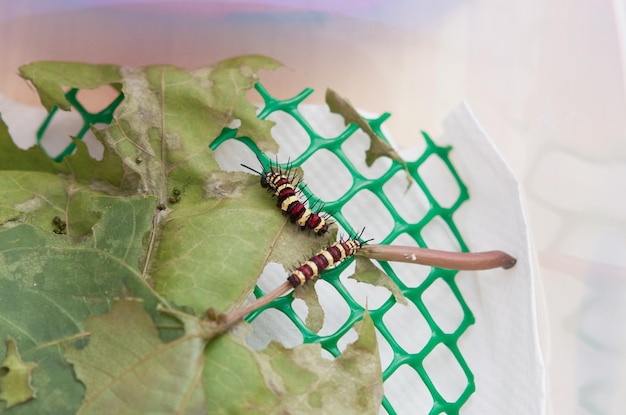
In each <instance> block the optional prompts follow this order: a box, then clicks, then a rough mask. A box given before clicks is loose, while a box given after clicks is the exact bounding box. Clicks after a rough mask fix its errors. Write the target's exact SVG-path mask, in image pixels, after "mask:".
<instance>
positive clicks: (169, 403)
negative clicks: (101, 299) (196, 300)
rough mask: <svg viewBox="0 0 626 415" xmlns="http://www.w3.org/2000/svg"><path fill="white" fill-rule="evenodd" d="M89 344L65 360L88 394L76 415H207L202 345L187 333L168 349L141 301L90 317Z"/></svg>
mask: <svg viewBox="0 0 626 415" xmlns="http://www.w3.org/2000/svg"><path fill="white" fill-rule="evenodd" d="M86 326H87V327H86V328H87V330H88V331H89V343H88V345H87V346H86V347H85V348H83V349H73V348H71V349H68V350H67V351H66V352H65V355H66V357H67V359H68V361H69V362H70V363H72V364H73V365H74V369H75V371H76V376H77V377H78V378H79V379H80V380H81V381H82V382H83V383H84V384H85V386H86V388H87V392H86V395H85V400H84V401H83V404H82V406H81V407H80V409H79V411H78V413H79V414H121V413H136V414H148V413H149V414H205V413H206V411H207V410H206V405H205V400H204V391H203V388H202V376H201V374H202V366H203V358H204V356H203V350H204V345H205V342H204V340H203V339H202V338H201V337H200V336H199V335H197V334H196V333H194V332H193V330H190V331H191V332H189V333H187V334H186V335H184V336H183V337H181V338H178V339H176V340H173V341H171V342H169V343H163V342H162V341H161V340H160V339H159V335H158V331H157V328H156V326H155V325H154V323H153V321H152V319H151V318H150V316H149V315H148V314H147V313H146V312H145V311H144V309H143V303H142V302H141V301H139V300H133V299H125V300H118V301H116V302H115V303H114V304H113V307H112V309H111V312H110V313H108V314H105V315H101V316H93V317H89V318H88V319H87V322H86Z"/></svg>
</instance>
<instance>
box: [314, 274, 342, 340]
mask: <svg viewBox="0 0 626 415" xmlns="http://www.w3.org/2000/svg"><path fill="white" fill-rule="evenodd" d="M315 289H316V290H317V296H318V298H319V302H320V305H321V306H322V309H323V310H324V324H323V325H322V329H321V330H320V331H319V333H318V335H320V336H330V335H332V334H335V332H336V331H337V330H339V328H340V327H341V326H343V324H344V323H345V322H346V321H347V320H348V318H349V317H350V307H349V306H348V303H347V302H346V300H345V299H344V298H343V297H342V296H341V294H339V292H337V290H336V289H335V288H334V287H333V286H332V285H330V284H329V283H327V282H326V281H324V280H318V281H317V282H316V283H315Z"/></svg>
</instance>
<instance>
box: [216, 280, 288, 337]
mask: <svg viewBox="0 0 626 415" xmlns="http://www.w3.org/2000/svg"><path fill="white" fill-rule="evenodd" d="M292 289H293V285H291V283H290V282H289V281H285V282H284V283H282V284H281V285H279V286H278V287H276V288H275V289H274V290H273V291H271V292H269V293H267V294H265V295H264V296H263V297H260V298H257V299H256V300H254V301H253V302H251V303H249V304H246V305H245V306H243V307H239V308H238V309H236V310H233V311H232V312H230V313H228V314H226V315H225V318H224V320H222V322H221V325H220V329H221V331H226V330H228V329H229V328H230V327H232V326H233V325H234V324H236V323H238V322H239V321H240V320H242V319H243V318H244V317H245V316H247V315H248V314H250V313H251V312H253V311H255V310H258V309H259V308H261V307H263V306H266V305H267V304H269V303H271V302H272V301H274V300H275V299H277V298H278V297H280V296H281V295H284V294H286V293H288V292H289V291H290V290H292Z"/></svg>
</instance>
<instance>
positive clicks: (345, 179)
mask: <svg viewBox="0 0 626 415" xmlns="http://www.w3.org/2000/svg"><path fill="white" fill-rule="evenodd" d="M302 169H303V170H304V173H305V175H304V181H305V183H306V185H307V186H308V188H309V190H310V191H311V192H313V194H315V196H317V197H318V198H320V199H322V200H325V201H327V202H330V201H334V200H337V199H339V198H340V197H341V196H343V195H344V194H345V193H346V192H347V191H348V189H350V187H351V186H352V182H353V179H352V175H351V174H350V171H349V170H348V169H347V168H346V166H344V164H343V163H342V162H341V161H340V160H339V159H338V158H337V156H336V155H334V154H333V153H331V152H330V151H328V150H319V151H316V152H315V153H314V154H313V155H312V156H311V157H310V158H309V159H308V160H307V161H305V162H304V163H303V164H302Z"/></svg>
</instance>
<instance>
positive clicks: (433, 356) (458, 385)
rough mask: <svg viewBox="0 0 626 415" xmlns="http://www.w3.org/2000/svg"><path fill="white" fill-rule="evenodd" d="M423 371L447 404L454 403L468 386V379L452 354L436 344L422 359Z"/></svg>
mask: <svg viewBox="0 0 626 415" xmlns="http://www.w3.org/2000/svg"><path fill="white" fill-rule="evenodd" d="M423 366H424V369H425V370H426V373H427V374H428V377H429V378H430V380H431V381H432V382H433V384H434V385H435V388H436V389H437V391H438V392H439V393H440V394H441V396H442V397H443V398H444V399H445V400H446V401H447V402H456V401H457V400H458V399H459V398H460V397H461V394H462V393H463V392H464V391H465V389H466V388H467V385H468V379H467V376H466V375H465V372H463V368H462V367H461V365H460V364H459V362H458V361H457V358H456V357H455V356H454V354H453V353H452V352H451V351H450V349H448V348H447V347H446V346H445V345H443V344H438V345H437V346H435V348H434V349H433V350H432V351H431V352H430V353H429V354H428V355H427V356H426V357H425V358H424V362H423Z"/></svg>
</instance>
